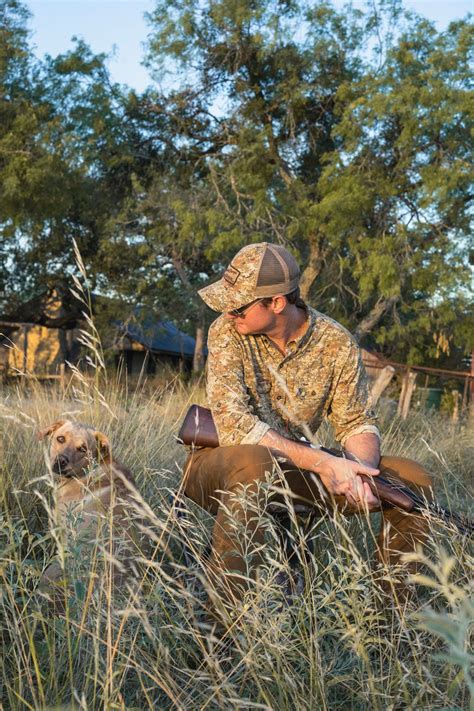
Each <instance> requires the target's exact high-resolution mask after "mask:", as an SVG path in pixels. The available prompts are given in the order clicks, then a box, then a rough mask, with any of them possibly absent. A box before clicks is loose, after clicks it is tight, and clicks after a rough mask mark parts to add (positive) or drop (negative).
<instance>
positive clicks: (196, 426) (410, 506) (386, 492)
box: [178, 405, 474, 535]
mask: <svg viewBox="0 0 474 711" xmlns="http://www.w3.org/2000/svg"><path fill="white" fill-rule="evenodd" d="M178 440H179V441H180V442H182V443H183V444H186V445H190V446H194V447H218V446H219V436H218V434H217V430H216V426H215V424H214V420H213V417H212V413H211V411H210V410H209V409H208V408H207V407H202V406H201V405H191V407H190V408H189V410H188V412H187V413H186V416H185V418H184V421H183V424H182V425H181V429H180V431H179V433H178ZM300 444H302V445H305V446H307V447H310V446H311V444H310V443H309V442H304V441H301V442H300ZM321 451H323V452H327V453H328V454H332V455H333V456H335V457H342V456H344V454H343V452H340V451H337V450H335V449H326V447H321ZM360 476H361V479H362V480H363V481H365V482H367V483H368V485H369V486H370V488H371V490H372V492H373V493H374V494H375V496H378V498H379V499H380V501H381V502H382V503H384V504H389V505H391V506H397V507H398V508H400V509H402V510H403V511H407V512H408V513H410V512H414V513H422V512H430V513H431V514H432V515H434V516H436V517H437V518H439V519H441V520H443V521H444V522H445V523H453V524H454V525H455V526H456V527H457V528H458V529H459V531H460V532H461V533H464V534H469V535H472V533H473V531H474V524H473V523H472V522H471V521H469V520H468V519H466V518H465V517H464V516H460V515H459V514H456V513H454V512H452V511H448V510H447V509H444V508H442V507H441V506H439V505H438V504H437V503H429V502H428V501H425V499H423V498H422V497H421V496H418V495H417V494H415V492H413V491H412V490H411V489H409V488H408V487H407V486H405V485H404V484H402V483H401V482H399V481H397V480H395V481H394V480H390V479H388V478H387V477H385V476H383V474H379V475H378V476H375V477H369V476H366V475H364V474H361V475H360Z"/></svg>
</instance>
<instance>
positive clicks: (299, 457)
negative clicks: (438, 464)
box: [259, 430, 380, 509]
mask: <svg viewBox="0 0 474 711" xmlns="http://www.w3.org/2000/svg"><path fill="white" fill-rule="evenodd" d="M354 439H355V438H354ZM351 443H352V442H351ZM259 444H262V445H263V446H264V447H268V448H269V449H271V450H272V451H273V452H276V453H277V454H279V455H283V456H284V457H287V459H289V460H290V461H292V462H293V463H294V464H295V465H296V466H297V467H300V469H303V470H304V469H306V470H307V471H310V472H314V473H315V474H319V476H320V478H321V481H322V483H323V486H324V487H325V488H326V489H327V490H328V491H329V493H330V494H335V495H343V496H345V497H346V499H347V501H348V502H349V504H350V505H351V506H354V507H356V508H361V509H364V508H369V509H372V508H376V507H378V506H379V505H380V502H379V500H378V498H377V497H376V496H375V495H374V494H373V493H372V491H371V489H370V486H369V485H368V484H366V483H365V482H363V481H362V479H361V478H360V476H358V475H359V474H366V475H368V476H377V474H378V473H379V470H378V469H376V468H375V467H370V466H368V465H366V464H361V463H359V462H357V461H354V460H353V459H342V458H340V457H334V456H333V455H332V454H328V453H327V452H323V451H321V450H320V449H317V448H313V447H307V446H304V445H302V444H301V443H300V442H295V441H294V440H289V439H286V437H282V436H281V435H279V434H278V433H277V432H275V431H274V430H269V431H268V432H267V433H266V434H265V435H264V437H263V438H262V439H261V440H260V442H259ZM348 455H349V456H351V454H350V453H349V452H348ZM352 456H356V455H352ZM377 461H378V460H377Z"/></svg>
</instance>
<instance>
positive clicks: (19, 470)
mask: <svg viewBox="0 0 474 711" xmlns="http://www.w3.org/2000/svg"><path fill="white" fill-rule="evenodd" d="M99 376H100V373H99ZM99 376H97V377H94V378H92V379H87V378H85V377H84V376H83V375H82V374H81V373H76V374H75V375H74V378H73V380H72V382H71V384H70V386H69V388H68V389H67V391H66V392H65V393H59V392H57V391H56V389H55V388H54V387H49V388H48V387H44V386H40V385H39V384H37V383H35V382H34V380H31V381H29V384H28V385H25V386H22V387H20V386H18V387H15V388H14V387H11V386H10V387H9V388H8V389H5V390H4V391H3V392H2V393H1V397H0V451H1V459H0V467H1V489H0V497H1V502H2V505H1V515H0V578H1V581H0V582H1V591H0V655H1V664H0V700H1V703H2V704H3V708H5V709H12V710H13V709H15V710H16V709H18V710H19V709H45V708H68V709H69V708H71V709H72V708H74V709H103V708H105V709H115V708H117V709H148V708H150V709H151V708H153V709H183V710H184V709H186V710H188V709H236V710H237V709H239V710H240V709H253V708H259V709H305V710H307V709H361V710H362V709H380V710H382V709H383V710H387V709H393V710H395V709H416V710H418V709H466V708H469V704H472V701H471V700H470V699H472V698H473V697H474V693H473V692H474V677H473V674H472V663H473V656H472V651H471V650H470V648H469V636H470V635H472V622H473V612H474V606H473V603H472V598H471V597H470V587H469V586H470V579H471V574H472V558H471V557H470V555H471V553H470V550H469V543H468V541H466V540H465V539H463V538H462V537H461V536H460V535H458V534H457V533H456V532H455V531H454V530H451V529H448V528H446V527H443V526H442V525H441V524H438V523H437V522H436V521H432V522H431V535H430V540H429V545H428V547H427V549H426V551H425V553H424V554H421V553H420V556H422V555H423V560H424V563H425V572H424V574H423V575H420V576H419V578H418V579H417V580H416V581H413V582H414V584H416V586H417V590H418V594H419V595H418V602H417V603H416V604H412V605H411V606H409V607H408V608H405V607H404V606H403V604H402V603H398V602H397V601H396V600H394V601H393V603H391V604H388V603H387V600H386V599H385V600H384V599H383V598H382V597H381V593H380V589H379V587H378V584H377V582H376V581H375V578H374V575H373V568H372V563H371V557H372V553H373V538H374V529H375V528H376V527H377V525H378V521H377V515H375V516H372V517H371V519H370V522H369V523H367V522H366V521H364V518H363V517H361V518H360V519H359V518H356V517H352V518H351V519H345V518H344V517H342V516H336V517H329V516H326V517H322V518H321V519H320V520H318V521H317V523H316V524H315V525H314V527H313V529H312V530H311V531H310V532H309V533H308V534H307V535H310V536H312V537H313V538H314V545H315V554H314V555H313V556H312V557H311V558H310V559H308V560H306V559H305V558H304V557H303V558H302V563H301V565H302V567H303V570H304V581H305V589H304V591H302V592H301V594H299V595H295V596H294V597H293V599H292V604H291V605H290V604H288V599H287V597H286V593H285V590H284V587H282V585H281V584H280V581H281V575H280V576H279V573H281V572H282V571H283V572H285V571H286V572H288V561H287V560H285V557H284V555H283V553H282V551H281V550H280V547H279V545H278V536H277V534H276V530H275V526H274V524H273V523H272V521H269V520H268V517H266V516H265V512H264V511H263V510H262V507H261V506H258V507H257V506H256V508H255V510H254V513H253V515H255V516H257V517H259V518H260V519H261V522H262V524H263V525H265V526H266V527H267V545H266V550H265V564H264V565H263V566H262V568H261V569H260V572H259V576H258V579H257V581H256V582H255V583H254V584H253V585H252V586H251V589H250V590H249V593H248V595H247V596H246V598H245V601H244V603H243V605H242V607H241V608H240V609H239V610H237V611H236V615H235V618H234V622H233V624H232V626H231V628H230V630H229V631H228V633H227V635H226V640H227V641H228V642H229V644H228V645H222V644H220V643H219V642H218V641H217V640H215V639H213V637H212V635H209V633H208V631H207V629H206V627H205V626H204V625H203V615H202V607H203V602H204V596H203V593H202V590H201V588H200V586H199V585H194V584H193V582H196V581H197V580H199V577H200V571H199V568H196V570H195V571H194V578H193V576H191V575H190V574H189V571H186V569H185V568H186V566H185V565H184V561H183V556H182V545H181V542H180V539H182V538H183V537H186V538H187V540H188V544H189V546H190V547H191V548H193V549H194V550H196V551H197V552H199V551H202V550H204V548H205V546H206V543H207V542H208V537H209V531H210V526H211V524H212V521H211V520H210V517H209V516H208V515H207V514H205V513H204V512H202V511H199V510H198V509H197V508H195V507H191V513H190V515H189V519H188V521H187V523H185V524H182V523H180V521H179V520H178V519H177V517H176V511H175V509H174V508H173V505H172V502H171V501H170V497H169V493H170V491H172V490H174V489H175V488H176V487H178V486H179V482H180V477H181V467H182V464H183V461H184V458H185V451H184V449H183V448H182V447H181V446H180V445H179V444H177V443H176V441H175V438H174V435H175V433H176V432H177V429H178V426H179V423H180V421H181V419H182V416H183V413H184V412H185V410H186V408H187V406H188V405H189V403H190V402H191V401H198V402H200V401H201V402H202V400H203V393H202V389H201V388H200V386H199V385H197V386H195V387H194V388H193V387H191V386H185V385H183V384H182V383H181V381H180V380H179V378H177V377H176V378H175V379H174V380H173V379H170V378H167V379H163V380H161V381H156V382H155V383H153V382H147V383H143V382H142V383H138V384H135V385H134V386H133V387H132V386H131V385H130V384H127V383H126V382H123V381H122V382H118V381H114V379H113V378H112V379H110V378H109V380H108V381H107V382H105V381H104V379H103V378H102V377H99ZM380 416H381V420H382V422H381V424H382V429H383V431H384V433H385V435H384V450H385V451H386V452H390V453H392V454H399V455H404V456H408V457H412V458H414V459H417V460H418V461H419V462H421V463H422V464H424V465H425V466H426V467H427V468H428V469H429V470H430V471H431V472H432V473H433V476H434V479H435V487H436V491H437V494H438V497H439V499H440V500H441V501H442V503H444V504H447V505H449V506H451V507H452V508H454V509H457V510H462V511H465V512H469V508H472V506H471V504H472V499H471V496H472V488H471V486H472V461H473V454H474V447H473V443H472V437H471V436H470V434H471V435H472V432H471V433H469V431H468V430H467V429H465V428H463V426H461V425H453V424H452V423H450V422H448V421H447V420H445V419H443V418H442V417H441V416H439V415H433V414H430V415H426V414H422V413H420V414H416V415H414V416H413V417H411V418H410V419H409V420H407V421H406V422H402V421H401V420H399V419H397V418H396V417H394V416H393V415H391V414H390V410H389V409H385V410H383V409H382V411H381V413H380ZM63 417H69V418H76V419H78V420H80V421H83V422H87V423H90V424H92V425H94V426H95V427H97V428H98V429H100V430H102V431H104V432H106V433H107V434H108V436H109V437H110V439H111V441H112V444H113V450H114V455H115V456H116V457H117V458H118V459H119V460H120V461H122V462H124V463H125V464H126V465H127V466H128V467H129V468H130V469H131V470H132V471H133V473H134V476H135V478H136V480H137V484H138V487H139V489H140V491H141V493H142V495H143V498H144V500H145V501H146V503H147V505H148V506H149V515H150V517H151V524H150V530H151V535H152V537H153V548H154V551H153V554H152V555H150V554H149V556H148V558H147V562H148V572H147V574H146V576H145V577H144V579H143V581H142V587H141V592H140V594H139V595H137V596H135V597H133V596H130V597H127V596H126V595H123V596H119V595H115V596H111V595H110V587H109V586H108V585H107V579H108V578H107V575H108V570H107V563H106V562H104V556H103V552H104V545H103V542H102V541H98V542H97V545H96V547H95V550H94V551H90V550H84V549H83V548H81V547H80V544H79V543H77V545H76V543H75V541H74V539H73V538H72V539H71V538H70V539H69V542H68V543H64V538H62V537H61V532H60V531H59V530H58V528H57V526H56V524H55V518H54V482H53V480H52V478H51V475H50V473H49V472H48V468H47V466H46V463H45V451H44V447H43V445H42V444H41V443H40V442H38V441H37V439H36V432H37V431H38V430H40V429H41V428H43V427H45V426H46V425H48V424H49V423H50V422H51V421H53V420H55V419H59V418H63ZM322 439H323V441H324V442H325V443H326V444H330V443H331V442H330V433H329V432H328V431H324V432H323V436H322ZM471 513H472V512H471ZM294 535H295V538H296V540H295V545H296V546H297V547H298V548H299V549H300V550H303V548H304V541H303V540H301V535H302V534H301V533H300V532H299V531H298V529H295V530H294ZM61 546H63V548H62V550H61V551H60V552H61V554H62V555H63V557H64V560H65V564H66V566H67V568H68V572H69V575H70V578H71V580H72V584H71V593H70V601H69V606H68V609H67V611H66V615H65V616H63V617H57V616H56V617H55V616H51V615H50V614H49V613H48V610H47V607H46V606H45V602H44V600H43V599H42V598H41V597H40V596H39V594H38V591H37V587H38V581H39V578H40V575H41V572H42V570H44V568H45V566H46V565H47V564H48V562H49V561H50V560H51V559H52V558H53V556H55V555H57V554H58V547H59V548H61ZM248 546H249V555H250V551H251V547H252V543H251V541H249V542H248ZM92 572H96V573H97V574H98V575H100V576H101V584H100V585H99V586H92V585H89V581H90V580H92V577H93V576H92ZM386 575H387V576H389V577H390V575H391V573H390V572H389V571H386ZM393 575H395V573H393ZM471 708H472V705H471Z"/></svg>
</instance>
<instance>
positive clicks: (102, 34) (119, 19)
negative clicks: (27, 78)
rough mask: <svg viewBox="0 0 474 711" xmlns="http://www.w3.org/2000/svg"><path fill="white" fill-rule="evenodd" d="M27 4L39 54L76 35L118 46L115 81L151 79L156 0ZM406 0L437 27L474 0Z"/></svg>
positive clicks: (59, 48)
mask: <svg viewBox="0 0 474 711" xmlns="http://www.w3.org/2000/svg"><path fill="white" fill-rule="evenodd" d="M25 4H26V5H27V7H28V8H29V10H30V11H31V13H32V18H31V20H30V23H29V26H30V29H31V31H32V43H33V45H34V46H35V48H36V49H35V54H36V56H38V57H42V56H43V55H44V54H50V55H52V56H55V55H57V54H60V53H62V52H66V51H67V50H69V49H71V48H72V42H71V38H72V37H73V36H74V35H76V36H77V37H80V38H81V39H83V40H85V42H86V43H87V44H89V45H90V46H91V48H92V50H93V51H94V52H95V53H98V52H105V53H107V54H110V53H112V52H114V56H113V57H112V58H111V59H110V61H109V68H110V72H111V76H112V79H113V80H114V81H117V82H119V83H121V84H127V85H128V86H131V87H133V88H134V89H136V90H137V91H142V90H143V89H145V87H146V86H147V85H148V84H150V83H151V81H150V78H149V76H148V73H147V70H146V69H145V68H144V67H143V66H141V61H142V59H143V55H144V48H143V44H144V42H145V41H146V37H147V33H148V32H149V28H148V26H147V24H146V21H145V19H144V13H145V12H150V11H151V10H152V9H153V7H154V5H155V2H154V0H27V2H26V3H25ZM335 4H336V5H338V6H340V5H342V4H343V2H342V0H337V1H336V2H335ZM354 4H359V3H354ZM404 5H405V7H406V8H408V9H412V10H415V11H416V12H418V13H419V14H420V15H423V16H425V17H427V18H428V19H430V20H432V21H433V22H435V23H436V26H437V29H438V30H442V29H443V28H444V27H446V25H447V24H448V23H449V22H450V21H451V20H455V19H459V18H461V17H465V15H466V14H467V13H468V12H472V11H473V10H474V0H405V3H404Z"/></svg>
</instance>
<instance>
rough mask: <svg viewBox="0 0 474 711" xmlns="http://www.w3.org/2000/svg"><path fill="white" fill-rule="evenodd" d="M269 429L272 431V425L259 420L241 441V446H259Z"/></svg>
mask: <svg viewBox="0 0 474 711" xmlns="http://www.w3.org/2000/svg"><path fill="white" fill-rule="evenodd" d="M269 429H271V427H270V425H267V423H266V422H261V421H260V420H259V421H258V422H256V423H255V425H254V426H253V427H252V429H251V430H250V432H248V433H247V434H246V435H245V437H244V438H243V439H242V440H241V442H240V444H258V443H259V442H260V440H261V439H262V438H263V437H265V435H266V434H267V432H268V430H269Z"/></svg>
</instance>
